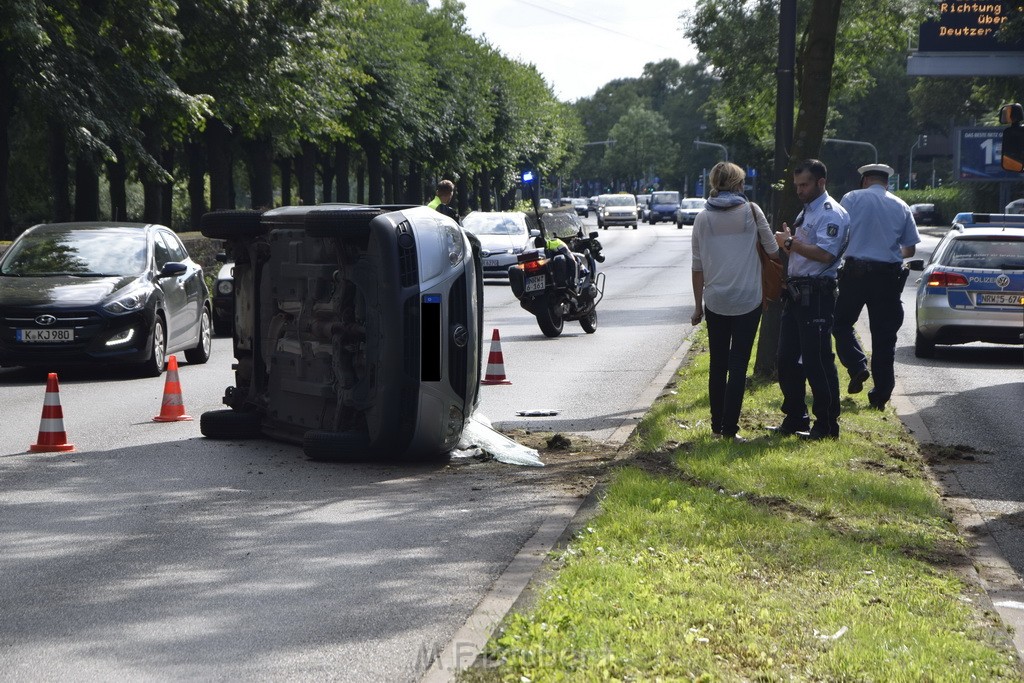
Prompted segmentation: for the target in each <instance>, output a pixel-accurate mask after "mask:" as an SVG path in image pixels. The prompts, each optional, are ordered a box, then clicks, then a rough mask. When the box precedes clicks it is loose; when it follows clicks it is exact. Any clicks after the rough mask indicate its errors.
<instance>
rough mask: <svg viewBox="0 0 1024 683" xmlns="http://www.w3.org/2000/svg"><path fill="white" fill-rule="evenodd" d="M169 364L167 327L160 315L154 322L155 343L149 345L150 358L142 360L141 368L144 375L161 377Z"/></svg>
mask: <svg viewBox="0 0 1024 683" xmlns="http://www.w3.org/2000/svg"><path fill="white" fill-rule="evenodd" d="M166 365H167V327H166V326H165V325H164V320H163V318H161V317H160V316H159V315H158V316H157V317H156V321H155V322H154V323H153V344H152V346H150V347H149V358H147V359H146V360H144V361H142V364H141V366H140V370H141V372H142V376H143V377H159V376H160V375H162V374H163V372H164V367H165V366H166Z"/></svg>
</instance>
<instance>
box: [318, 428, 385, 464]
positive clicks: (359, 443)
mask: <svg viewBox="0 0 1024 683" xmlns="http://www.w3.org/2000/svg"><path fill="white" fill-rule="evenodd" d="M302 452H303V453H305V454H306V457H307V458H309V459H310V460H321V461H328V462H339V461H351V460H367V459H368V458H369V455H370V437H369V435H367V434H366V433H364V432H329V431H323V430H312V431H309V432H306V433H305V434H304V435H303V437H302Z"/></svg>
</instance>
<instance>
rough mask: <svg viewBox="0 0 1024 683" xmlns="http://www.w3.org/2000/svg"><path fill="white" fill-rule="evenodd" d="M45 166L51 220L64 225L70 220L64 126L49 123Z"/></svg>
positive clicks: (57, 123) (52, 122)
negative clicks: (51, 200) (51, 208)
mask: <svg viewBox="0 0 1024 683" xmlns="http://www.w3.org/2000/svg"><path fill="white" fill-rule="evenodd" d="M47 132H48V138H49V144H48V145H47V155H46V157H47V166H48V167H49V171H50V196H51V197H53V220H54V222H57V223H64V222H67V221H69V220H71V200H70V199H69V198H68V180H69V177H68V151H67V145H66V143H65V142H64V126H63V125H61V124H60V123H59V122H57V121H50V125H49V127H48V131H47Z"/></svg>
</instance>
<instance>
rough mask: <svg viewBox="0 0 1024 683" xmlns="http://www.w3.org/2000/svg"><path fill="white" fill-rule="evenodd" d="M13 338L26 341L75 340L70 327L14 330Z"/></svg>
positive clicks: (73, 332)
mask: <svg viewBox="0 0 1024 683" xmlns="http://www.w3.org/2000/svg"><path fill="white" fill-rule="evenodd" d="M15 339H17V340H18V341H20V342H28V343H42V344H46V343H52V342H58V343H59V342H69V341H74V340H75V331H74V330H71V329H55V330H15Z"/></svg>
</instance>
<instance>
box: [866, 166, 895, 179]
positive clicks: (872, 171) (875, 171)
mask: <svg viewBox="0 0 1024 683" xmlns="http://www.w3.org/2000/svg"><path fill="white" fill-rule="evenodd" d="M857 173H860V174H861V175H881V176H885V177H887V178H888V177H889V176H891V175H895V173H896V171H895V170H894V169H893V167H892V166H887V165H885V164H868V165H867V166H861V167H860V168H858V169H857Z"/></svg>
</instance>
